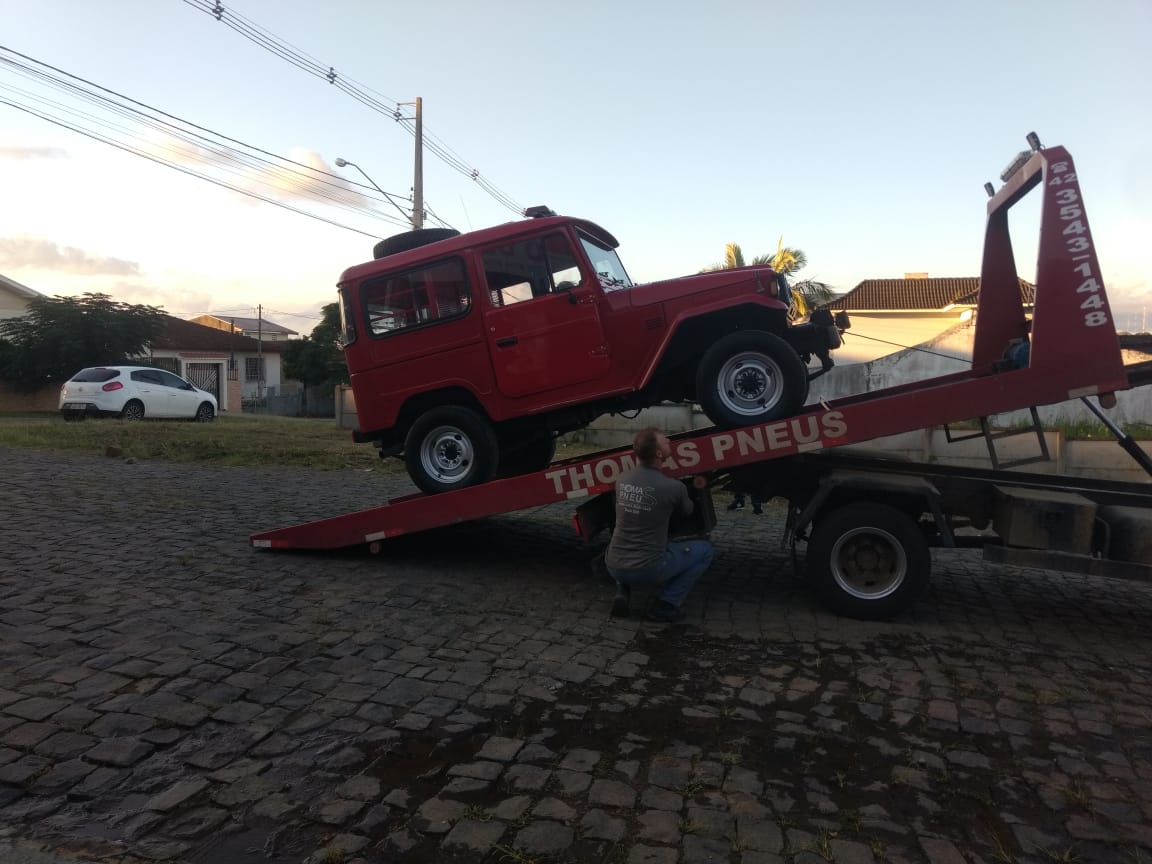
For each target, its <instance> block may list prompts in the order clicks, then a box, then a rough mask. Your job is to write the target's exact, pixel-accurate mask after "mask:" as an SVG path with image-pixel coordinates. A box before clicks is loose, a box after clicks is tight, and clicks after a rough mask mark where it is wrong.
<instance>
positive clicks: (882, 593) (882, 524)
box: [807, 502, 932, 619]
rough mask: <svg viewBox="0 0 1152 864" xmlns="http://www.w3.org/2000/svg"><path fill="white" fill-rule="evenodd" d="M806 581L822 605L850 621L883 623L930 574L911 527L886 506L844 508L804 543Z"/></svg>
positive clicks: (924, 546)
mask: <svg viewBox="0 0 1152 864" xmlns="http://www.w3.org/2000/svg"><path fill="white" fill-rule="evenodd" d="M807 560H808V575H809V578H810V579H811V580H812V583H813V587H814V588H815V589H816V591H817V592H818V593H819V594H820V596H821V598H822V599H823V600H824V603H825V604H826V605H827V606H828V607H829V608H831V609H832V610H834V611H835V612H838V613H840V614H841V615H848V616H850V617H852V618H865V619H881V618H888V617H891V616H892V615H895V614H896V613H897V612H900V611H902V610H904V609H906V608H907V607H908V606H910V605H911V604H912V602H913V601H914V600H915V599H916V598H917V597H919V596H920V594H921V593H923V591H924V588H925V587H926V586H927V585H928V577H929V575H930V574H931V570H932V556H931V554H930V552H929V550H928V541H927V539H926V538H925V537H924V534H923V532H922V531H921V530H920V528H919V526H917V524H916V521H915V520H914V519H912V517H910V516H908V515H907V514H906V513H902V512H901V511H899V510H897V509H895V508H894V507H889V506H888V505H886V504H875V503H871V502H869V503H861V502H856V503H853V504H846V505H844V506H842V507H839V508H837V509H835V510H833V511H832V512H831V513H829V514H828V515H827V516H823V517H822V518H821V519H820V521H819V522H818V523H817V525H816V527H815V528H813V530H812V535H811V537H810V539H809V540H808V553H807Z"/></svg>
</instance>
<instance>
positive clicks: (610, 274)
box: [577, 231, 632, 291]
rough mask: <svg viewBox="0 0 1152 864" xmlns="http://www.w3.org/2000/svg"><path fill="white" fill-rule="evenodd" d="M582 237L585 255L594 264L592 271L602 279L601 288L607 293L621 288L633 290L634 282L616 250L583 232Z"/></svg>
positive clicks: (581, 241) (581, 232)
mask: <svg viewBox="0 0 1152 864" xmlns="http://www.w3.org/2000/svg"><path fill="white" fill-rule="evenodd" d="M577 233H578V234H579V235H580V245H582V246H583V247H584V254H585V255H587V256H588V260H589V261H591V262H592V269H593V270H595V271H596V275H597V276H598V277H599V278H600V287H601V288H603V289H604V290H605V291H619V290H620V289H621V288H631V287H632V280H631V279H629V278H628V273H627V272H626V271H625V270H624V265H623V264H621V263H620V256H619V255H617V254H616V250H615V249H612V248H611V247H609V246H606V245H605V244H603V243H601V242H600V241H598V240H595V239H593V238H592V237H590V236H589V235H587V234H585V233H584V232H583V231H579V232H577Z"/></svg>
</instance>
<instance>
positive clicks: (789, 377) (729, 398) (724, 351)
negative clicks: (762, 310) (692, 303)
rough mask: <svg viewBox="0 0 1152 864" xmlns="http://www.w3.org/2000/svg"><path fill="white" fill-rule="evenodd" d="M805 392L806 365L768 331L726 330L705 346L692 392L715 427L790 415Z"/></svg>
mask: <svg viewBox="0 0 1152 864" xmlns="http://www.w3.org/2000/svg"><path fill="white" fill-rule="evenodd" d="M807 394H808V370H807V369H806V368H805V367H804V363H803V361H802V360H801V359H800V356H799V355H798V354H797V353H796V352H795V351H794V350H793V348H792V346H791V345H789V344H788V343H787V342H785V341H784V340H783V339H781V338H780V337H779V336H776V335H774V334H772V333H765V332H762V331H759V330H744V331H740V332H737V333H729V334H728V335H727V336H725V337H723V338H722V339H720V341H718V342H717V343H716V344H715V345H713V346H712V347H711V348H709V349H708V351H707V352H706V353H705V354H704V357H703V359H702V360H701V361H700V368H699V370H698V372H697V379H696V395H697V399H698V400H699V402H700V406H701V407H702V408H703V409H704V413H705V414H707V415H708V417H709V419H711V420H712V422H713V423H715V424H717V425H718V426H727V427H737V426H749V425H752V424H754V423H766V422H768V421H769V420H776V419H779V418H780V417H789V416H791V415H793V414H795V413H796V412H797V411H798V410H799V409H800V408H801V407H803V405H804V399H805V398H806V396H807Z"/></svg>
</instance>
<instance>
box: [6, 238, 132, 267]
mask: <svg viewBox="0 0 1152 864" xmlns="http://www.w3.org/2000/svg"><path fill="white" fill-rule="evenodd" d="M0 268H4V269H6V270H50V271H53V272H57V273H68V274H72V275H76V276H138V275H139V274H140V265H139V264H137V263H136V262H135V261H125V260H124V259H122V258H110V257H105V256H99V255H91V254H89V253H88V252H85V251H84V250H83V249H78V248H77V247H75V246H61V245H59V244H57V243H54V242H52V241H51V240H44V239H41V238H37V237H0Z"/></svg>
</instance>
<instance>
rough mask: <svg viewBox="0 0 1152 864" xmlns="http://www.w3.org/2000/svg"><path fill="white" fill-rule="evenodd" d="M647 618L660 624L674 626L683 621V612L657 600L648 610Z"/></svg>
mask: <svg viewBox="0 0 1152 864" xmlns="http://www.w3.org/2000/svg"><path fill="white" fill-rule="evenodd" d="M647 618H648V620H649V621H656V622H658V623H660V624H676V623H678V622H680V621H683V620H684V610H683V609H680V608H679V607H677V606H673V605H672V604H671V603H666V602H664V601H663V600H657V601H656V602H655V603H653V604H652V606H651V608H650V609H649V610H648V614H647Z"/></svg>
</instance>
